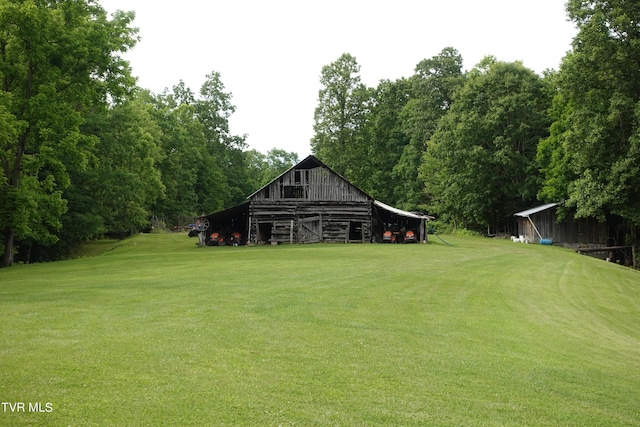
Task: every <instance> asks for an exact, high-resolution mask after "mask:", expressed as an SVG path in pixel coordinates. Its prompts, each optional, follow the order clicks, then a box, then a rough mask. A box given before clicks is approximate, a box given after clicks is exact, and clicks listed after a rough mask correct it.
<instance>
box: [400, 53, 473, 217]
mask: <svg viewBox="0 0 640 427" xmlns="http://www.w3.org/2000/svg"><path fill="white" fill-rule="evenodd" d="M463 83H464V73H463V72H462V56H461V55H460V53H458V51H457V50H456V49H454V48H452V47H447V48H444V49H443V50H442V51H441V52H440V53H439V54H438V55H435V56H433V57H431V58H429V59H424V60H422V61H420V62H419V63H418V64H417V65H416V68H415V74H414V75H413V76H412V77H411V79H410V84H411V99H410V100H409V101H408V102H407V103H406V105H405V106H404V107H403V109H402V112H401V119H402V123H403V130H404V132H405V134H406V135H407V137H408V138H409V142H408V144H406V145H405V146H404V147H403V148H402V151H401V155H400V158H399V159H398V162H397V163H396V164H395V166H394V168H393V185H394V188H393V190H394V193H395V195H396V199H397V200H398V202H397V203H398V205H399V206H402V207H404V208H405V209H409V210H412V209H418V208H420V207H421V206H424V204H425V203H426V201H427V200H426V194H425V192H424V182H423V181H422V180H421V179H420V174H419V169H420V165H421V164H422V161H423V156H424V153H425V151H426V148H427V145H426V142H427V141H428V140H429V139H430V138H431V135H433V133H434V132H435V130H436V128H437V126H438V122H439V120H440V119H441V118H442V116H444V115H445V114H446V113H447V111H448V110H449V108H450V107H451V104H452V103H453V97H454V94H455V93H456V91H457V90H458V89H459V88H460V87H461V86H462V84H463Z"/></svg>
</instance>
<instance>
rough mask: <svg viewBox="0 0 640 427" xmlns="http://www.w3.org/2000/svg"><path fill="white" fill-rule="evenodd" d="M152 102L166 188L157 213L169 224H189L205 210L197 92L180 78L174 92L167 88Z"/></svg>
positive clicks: (203, 149) (203, 155)
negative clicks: (200, 185)
mask: <svg viewBox="0 0 640 427" xmlns="http://www.w3.org/2000/svg"><path fill="white" fill-rule="evenodd" d="M151 102H152V104H153V106H154V109H153V115H154V117H155V121H156V123H157V125H158V126H159V127H160V129H161V131H162V136H161V141H162V142H161V147H162V151H163V158H162V159H161V160H160V162H159V163H158V169H159V170H160V173H161V176H162V182H163V185H164V187H165V195H164V197H162V198H160V199H159V200H158V201H157V202H156V205H155V206H154V208H153V211H154V215H156V217H158V218H160V219H161V220H162V221H164V222H165V223H166V224H170V225H179V224H187V223H189V222H191V221H192V220H193V218H194V217H196V216H197V215H199V214H201V213H202V207H200V206H199V204H198V200H199V197H200V196H199V194H198V193H197V191H196V188H197V186H198V179H199V176H201V175H202V174H201V172H200V170H201V168H202V167H204V161H205V158H206V140H205V137H204V126H203V125H202V123H200V121H199V120H198V116H197V114H196V106H195V102H196V98H195V94H194V93H193V92H192V91H191V89H189V88H188V87H186V85H185V84H184V82H182V81H181V82H180V83H178V84H177V85H176V86H174V87H173V89H172V91H171V92H169V91H168V90H165V92H164V93H162V94H160V95H158V96H154V97H152V100H151ZM209 166H210V167H213V168H215V170H214V171H209V173H210V174H211V173H217V176H218V178H219V181H224V177H223V175H222V172H221V171H220V169H219V167H218V165H217V163H215V162H212V165H211V164H210V165H209ZM220 185H222V184H220Z"/></svg>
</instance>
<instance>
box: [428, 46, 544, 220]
mask: <svg viewBox="0 0 640 427" xmlns="http://www.w3.org/2000/svg"><path fill="white" fill-rule="evenodd" d="M548 93H549V91H548V90H546V89H545V81H544V80H543V79H542V78H540V77H539V76H538V75H536V74H535V73H534V72H533V71H531V70H529V69H527V68H525V67H524V66H523V65H522V64H521V63H519V62H515V63H504V62H498V61H496V60H495V59H494V58H491V57H489V58H485V59H484V60H483V61H482V62H481V63H480V64H479V66H478V67H476V68H475V69H474V70H472V71H471V72H470V73H469V75H468V78H467V81H466V82H465V84H464V86H463V87H462V88H461V89H460V90H459V91H458V92H457V93H456V95H455V97H454V103H453V105H452V107H451V109H450V110H449V112H448V113H447V114H446V115H445V116H444V117H443V118H442V120H441V122H440V124H439V126H438V129H437V130H436V132H435V133H434V135H433V137H432V138H431V140H430V141H429V142H428V146H427V152H426V155H425V160H424V164H423V166H422V170H421V173H422V175H423V177H424V179H425V182H426V184H427V191H428V192H429V194H430V195H431V197H432V198H433V205H432V206H433V208H434V209H435V210H436V212H439V213H440V214H441V215H443V216H444V217H445V218H446V219H448V220H450V221H452V222H456V223H458V224H461V225H463V226H465V227H469V228H475V229H481V228H485V227H490V228H492V229H494V230H495V229H496V228H503V227H505V224H508V223H509V221H510V219H511V218H512V215H513V212H517V211H518V210H519V209H522V208H524V207H526V206H529V205H530V204H531V203H532V202H534V201H535V196H536V192H537V189H538V173H537V164H536V163H535V156H536V150H537V144H538V141H539V139H540V138H544V137H546V136H547V135H548V126H549V120H548V116H547V109H548V106H549V103H550V100H549V97H548Z"/></svg>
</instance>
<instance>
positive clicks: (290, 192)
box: [282, 185, 304, 199]
mask: <svg viewBox="0 0 640 427" xmlns="http://www.w3.org/2000/svg"><path fill="white" fill-rule="evenodd" d="M282 189H283V192H284V194H283V196H284V198H285V199H304V187H303V186H302V185H285V186H283V187H282Z"/></svg>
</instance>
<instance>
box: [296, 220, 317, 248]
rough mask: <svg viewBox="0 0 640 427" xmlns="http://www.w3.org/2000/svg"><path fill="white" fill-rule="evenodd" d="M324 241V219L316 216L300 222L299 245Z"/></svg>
mask: <svg viewBox="0 0 640 427" xmlns="http://www.w3.org/2000/svg"><path fill="white" fill-rule="evenodd" d="M320 241H322V217H321V216H314V217H311V218H303V219H299V220H298V243H317V242H320Z"/></svg>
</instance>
